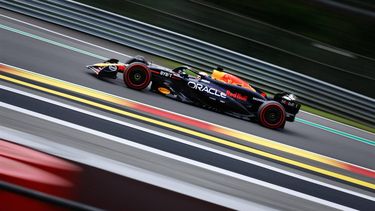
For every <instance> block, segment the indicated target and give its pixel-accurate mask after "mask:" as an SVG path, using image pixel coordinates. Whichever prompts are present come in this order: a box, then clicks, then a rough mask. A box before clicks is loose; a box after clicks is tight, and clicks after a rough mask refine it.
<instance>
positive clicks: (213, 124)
mask: <svg viewBox="0 0 375 211" xmlns="http://www.w3.org/2000/svg"><path fill="white" fill-rule="evenodd" d="M0 64H3V65H6V66H10V67H13V68H16V69H21V70H23V71H26V72H29V73H31V74H36V75H40V76H42V77H45V78H49V79H51V80H57V81H60V82H63V83H68V84H72V85H74V86H78V87H81V88H83V89H88V90H91V91H94V92H99V93H101V94H105V95H109V96H112V97H115V98H119V99H123V100H127V101H129V102H133V103H136V104H140V105H143V106H146V107H150V108H153V109H158V110H160V111H164V112H167V113H171V114H175V115H178V116H182V117H186V118H188V119H192V120H195V121H199V122H202V123H205V124H209V125H212V126H215V127H220V128H223V129H226V130H230V131H233V132H236V133H241V134H243V135H251V136H253V137H256V138H261V139H264V140H265V141H268V142H270V143H275V144H280V145H282V146H285V147H289V148H293V149H296V150H303V151H305V152H307V153H310V154H314V155H317V156H320V157H324V158H327V159H331V160H335V161H337V162H341V163H345V164H348V165H351V166H356V167H358V168H362V169H366V170H369V171H374V170H373V169H370V168H366V167H363V166H360V165H356V164H353V163H350V162H347V161H342V160H339V159H336V158H332V157H329V156H326V155H321V154H318V153H316V152H312V151H308V150H304V149H300V148H297V147H294V146H291V145H287V144H284V143H281V142H277V141H274V140H271V139H266V138H263V137H260V136H257V135H253V134H249V133H245V132H243V131H239V130H236V129H232V128H228V127H225V126H221V125H218V124H215V123H212V122H207V121H204V120H201V119H197V118H194V117H190V116H187V115H183V114H180V113H176V112H173V111H169V110H165V109H163V108H159V107H156V106H152V105H149V104H145V103H141V102H138V101H135V100H132V99H128V98H125V97H120V96H117V95H113V94H110V93H106V92H103V91H100V90H96V89H92V88H89V87H85V86H82V85H79V84H75V83H71V82H68V81H64V80H61V79H57V78H53V77H50V76H46V75H42V74H39V73H35V72H32V71H29V70H25V69H23V68H20V67H16V66H12V65H9V64H4V63H1V62H0Z"/></svg>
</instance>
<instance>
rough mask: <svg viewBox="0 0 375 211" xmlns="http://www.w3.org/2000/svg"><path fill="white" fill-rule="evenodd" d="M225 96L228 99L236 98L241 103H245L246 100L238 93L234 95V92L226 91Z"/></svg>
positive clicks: (244, 96) (245, 97)
mask: <svg viewBox="0 0 375 211" xmlns="http://www.w3.org/2000/svg"><path fill="white" fill-rule="evenodd" d="M226 94H227V96H229V97H232V98H236V99H238V100H242V101H247V98H248V97H247V96H246V95H241V94H240V93H236V92H230V91H229V90H227V92H226Z"/></svg>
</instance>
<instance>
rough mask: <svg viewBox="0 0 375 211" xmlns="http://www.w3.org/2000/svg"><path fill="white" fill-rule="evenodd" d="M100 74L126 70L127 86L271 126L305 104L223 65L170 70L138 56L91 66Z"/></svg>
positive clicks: (278, 125)
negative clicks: (203, 69)
mask: <svg viewBox="0 0 375 211" xmlns="http://www.w3.org/2000/svg"><path fill="white" fill-rule="evenodd" d="M87 68H88V69H90V70H92V71H94V72H95V73H96V75H97V76H98V77H109V78H117V75H118V72H122V73H123V80H124V83H125V84H126V86H127V87H129V88H131V89H135V90H143V89H146V88H147V87H149V85H150V84H151V86H150V89H151V91H153V92H156V93H159V94H162V95H164V96H167V97H170V98H173V99H176V100H178V101H181V102H185V103H189V104H194V105H197V106H201V107H204V108H208V109H211V110H214V111H217V112H222V113H226V114H229V115H232V116H236V117H239V118H244V119H249V120H257V121H258V122H259V123H260V124H261V125H263V126H264V127H267V128H271V129H278V128H284V126H285V122H286V121H290V122H292V121H294V118H295V116H296V114H297V113H298V111H299V109H300V107H301V105H300V104H299V103H298V102H297V101H296V97H295V96H294V95H293V94H289V93H286V92H283V93H278V94H276V95H275V96H274V97H268V96H267V95H266V94H265V93H264V92H262V91H261V90H259V89H258V88H255V87H252V86H251V85H250V84H249V83H247V82H246V81H244V80H242V79H240V78H238V77H236V76H234V75H232V74H229V73H225V72H224V71H223V70H222V69H221V68H217V69H215V70H213V71H212V73H211V74H207V73H205V72H198V71H196V70H193V69H192V68H189V67H187V66H180V67H177V68H174V69H168V68H165V67H162V66H159V65H155V64H152V63H150V62H148V61H147V60H146V59H145V58H143V57H142V56H135V57H133V58H131V59H129V60H128V61H127V62H125V63H121V62H119V61H118V60H117V59H109V60H107V61H104V62H102V63H97V64H93V65H88V66H87Z"/></svg>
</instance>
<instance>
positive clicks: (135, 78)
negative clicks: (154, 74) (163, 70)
mask: <svg viewBox="0 0 375 211" xmlns="http://www.w3.org/2000/svg"><path fill="white" fill-rule="evenodd" d="M150 81H151V71H150V70H149V69H148V67H147V66H146V65H145V64H143V63H138V62H136V63H132V64H130V65H129V66H128V67H127V68H126V70H125V71H124V83H125V85H126V86H127V87H129V88H131V89H135V90H143V89H145V88H146V87H147V86H148V85H149V84H150Z"/></svg>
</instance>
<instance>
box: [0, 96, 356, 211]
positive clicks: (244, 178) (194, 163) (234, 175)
mask: <svg viewBox="0 0 375 211" xmlns="http://www.w3.org/2000/svg"><path fill="white" fill-rule="evenodd" d="M0 107H3V108H7V109H10V110H13V111H17V112H20V113H23V114H26V115H29V116H33V117H36V118H39V119H43V120H46V121H49V122H52V123H55V124H59V125H63V126H65V127H69V128H72V129H75V130H79V131H82V132H85V133H88V134H92V135H95V136H98V137H101V138H104V139H107V140H110V141H113V142H117V143H120V144H123V145H126V146H130V147H134V148H137V149H140V150H143V151H146V152H148V153H153V154H157V155H160V156H163V157H166V158H169V159H173V160H177V161H179V162H183V163H186V164H189V165H192V166H196V167H199V168H202V169H206V170H209V171H212V172H215V173H218V174H222V175H226V176H229V177H232V178H236V179H239V180H242V181H246V182H249V183H252V184H256V185H259V186H263V187H266V188H269V189H272V190H275V191H279V192H282V193H286V194H289V195H292V196H295V197H298V198H302V199H305V200H309V201H312V202H315V203H318V204H322V205H325V206H328V207H331V208H335V209H340V210H355V209H352V208H350V207H346V206H343V205H340V204H337V203H333V202H330V201H327V200H324V199H320V198H317V197H314V196H310V195H307V194H304V193H301V192H298V191H294V190H290V189H287V188H284V187H281V186H277V185H274V184H271V183H268V182H264V181H262V180H258V179H255V178H251V177H247V176H244V175H241V174H238V173H235V172H231V171H228V170H225V169H221V168H218V167H215V166H211V165H208V164H205V163H201V162H198V161H195V160H191V159H188V158H185V157H181V156H178V155H174V154H171V153H168V152H165V151H162V150H158V149H155V148H151V147H148V146H145V145H141V144H138V143H135V142H132V141H129V140H127V139H123V138H120V137H117V136H113V135H110V134H107V133H102V132H99V131H96V130H92V129H90V128H87V127H82V126H80V125H77V124H73V123H70V122H67V121H63V120H60V119H56V118H53V117H50V116H47V115H43V114H40V113H36V112H33V111H30V110H27V109H23V108H20V107H17V106H14V105H10V104H7V103H3V102H0Z"/></svg>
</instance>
